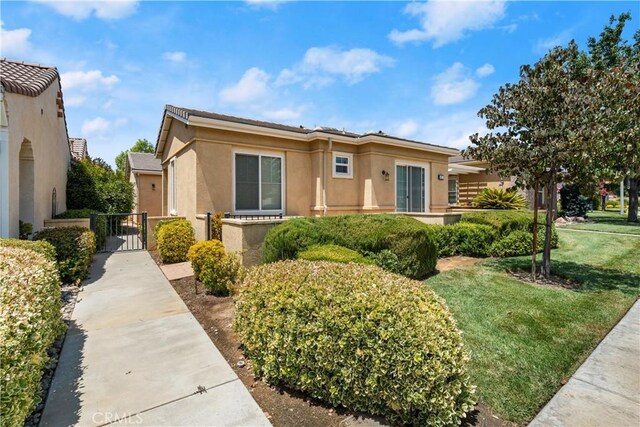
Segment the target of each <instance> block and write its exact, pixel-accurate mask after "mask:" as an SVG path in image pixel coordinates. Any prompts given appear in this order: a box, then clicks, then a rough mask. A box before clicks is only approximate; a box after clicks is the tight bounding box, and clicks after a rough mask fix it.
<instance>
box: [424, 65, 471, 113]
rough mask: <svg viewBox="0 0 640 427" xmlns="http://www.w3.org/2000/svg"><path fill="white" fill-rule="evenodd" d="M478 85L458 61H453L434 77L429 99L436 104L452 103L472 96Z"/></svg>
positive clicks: (457, 102)
mask: <svg viewBox="0 0 640 427" xmlns="http://www.w3.org/2000/svg"><path fill="white" fill-rule="evenodd" d="M478 87H480V85H479V84H478V83H477V82H476V81H475V80H474V79H473V78H471V76H470V75H469V71H468V70H467V68H466V67H465V66H464V65H462V64H461V63H460V62H456V63H454V64H453V65H452V66H451V67H449V68H447V69H446V70H444V71H443V72H442V73H440V74H438V75H437V76H436V77H435V78H434V84H433V86H432V87H431V99H432V101H433V103H434V104H436V105H453V104H459V103H461V102H464V101H466V100H468V99H470V98H471V97H473V96H474V95H475V94H476V92H477V90H478Z"/></svg>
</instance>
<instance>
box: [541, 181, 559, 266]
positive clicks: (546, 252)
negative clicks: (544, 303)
mask: <svg viewBox="0 0 640 427" xmlns="http://www.w3.org/2000/svg"><path fill="white" fill-rule="evenodd" d="M545 190H546V193H547V194H546V196H547V215H546V221H545V225H544V231H545V232H544V248H543V249H542V266H541V267H540V273H541V274H542V277H544V278H546V279H548V278H549V277H550V276H551V230H552V229H553V221H554V218H553V211H554V206H555V205H556V203H557V197H558V192H557V191H556V183H555V180H553V181H552V182H548V183H547V186H546V188H545Z"/></svg>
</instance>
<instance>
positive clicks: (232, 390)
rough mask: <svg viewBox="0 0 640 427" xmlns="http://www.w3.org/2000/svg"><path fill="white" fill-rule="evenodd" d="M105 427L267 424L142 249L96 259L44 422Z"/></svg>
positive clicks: (51, 392)
mask: <svg viewBox="0 0 640 427" xmlns="http://www.w3.org/2000/svg"><path fill="white" fill-rule="evenodd" d="M108 424H136V425H148V426H151V425H153V426H162V425H171V426H180V425H184V426H186V425H189V426H196V425H220V426H234V425H237V426H240V425H242V426H265V425H270V424H269V421H268V420H267V418H266V417H265V415H264V414H263V412H262V411H261V410H260V408H259V407H258V405H257V404H256V402H255V401H254V400H253V398H252V397H251V394H250V393H249V392H248V391H247V389H246V388H245V387H244V385H243V384H242V382H241V381H240V379H239V378H238V377H237V375H236V374H235V373H234V372H233V370H232V369H231V367H230V366H229V365H228V363H227V361H226V360H225V359H224V358H223V357H222V355H221V354H220V352H219V351H218V349H217V348H216V347H215V346H214V345H213V343H212V342H211V340H210V339H209V337H208V336H207V334H206V333H205V332H204V330H203V329H202V328H201V326H200V324H199V323H198V322H197V321H196V319H195V318H194V317H193V316H192V315H191V313H190V312H189V310H188V309H187V307H186V306H185V304H184V303H183V302H182V300H181V299H180V297H179V296H178V295H177V294H176V292H175V291H174V290H173V288H172V287H171V285H170V284H169V282H168V281H167V280H166V278H165V277H164V275H163V274H162V272H161V271H160V269H159V268H158V267H157V266H156V264H155V263H154V262H153V260H152V259H151V257H150V256H149V254H148V253H147V252H143V251H140V252H124V253H116V254H99V255H97V256H96V257H95V260H94V264H93V266H92V270H91V276H90V280H88V281H86V282H85V283H84V286H83V291H82V292H80V294H79V299H78V302H77V304H76V306H75V309H74V312H73V315H72V324H71V327H70V329H69V331H68V332H67V336H66V339H65V342H64V346H63V348H62V353H61V355H60V361H59V364H58V367H57V369H56V372H55V375H54V378H53V382H52V384H51V389H50V390H49V396H48V398H47V402H46V405H45V409H44V412H43V415H42V421H41V423H40V425H41V426H68V425H82V426H86V425H108Z"/></svg>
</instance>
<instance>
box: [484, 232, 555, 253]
mask: <svg viewBox="0 0 640 427" xmlns="http://www.w3.org/2000/svg"><path fill="white" fill-rule="evenodd" d="M544 236H545V233H544V231H540V234H539V235H538V245H537V246H538V252H542V248H543V247H544ZM557 246H558V241H557V234H556V235H555V240H554V236H552V237H551V247H557ZM490 253H491V255H492V256H495V257H500V258H506V257H512V256H521V255H531V254H532V253H533V234H532V233H530V232H528V231H522V230H518V231H514V232H513V233H510V234H508V235H507V236H505V237H503V238H502V239H500V240H498V241H496V242H495V243H494V244H493V245H492V246H491V250H490Z"/></svg>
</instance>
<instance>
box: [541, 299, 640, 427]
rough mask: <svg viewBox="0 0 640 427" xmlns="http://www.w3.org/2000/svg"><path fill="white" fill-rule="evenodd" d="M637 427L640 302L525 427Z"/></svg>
mask: <svg viewBox="0 0 640 427" xmlns="http://www.w3.org/2000/svg"><path fill="white" fill-rule="evenodd" d="M639 425H640V301H636V302H635V304H634V305H633V307H631V310H629V312H628V313H627V314H626V316H625V317H624V318H623V319H622V320H621V321H620V322H619V323H618V324H617V325H616V326H615V327H614V328H613V329H612V330H611V332H609V334H608V335H607V336H606V337H605V338H604V340H602V342H601V343H600V344H599V345H598V347H596V349H595V350H594V351H593V353H591V355H590V356H589V357H588V358H587V360H586V361H585V362H584V363H583V364H582V366H580V368H578V370H577V371H576V373H575V374H574V375H573V376H572V377H571V379H570V380H569V381H568V382H567V384H566V385H564V386H563V387H562V388H561V389H560V391H558V393H557V394H556V395H555V396H554V397H553V398H552V399H551V400H550V401H549V403H548V404H547V406H545V407H544V408H543V409H542V411H540V413H539V414H538V415H537V416H536V417H535V418H534V420H533V421H532V422H531V424H529V426H530V427H538V426H576V427H578V426H580V427H586V426H615V427H624V426H639Z"/></svg>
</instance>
